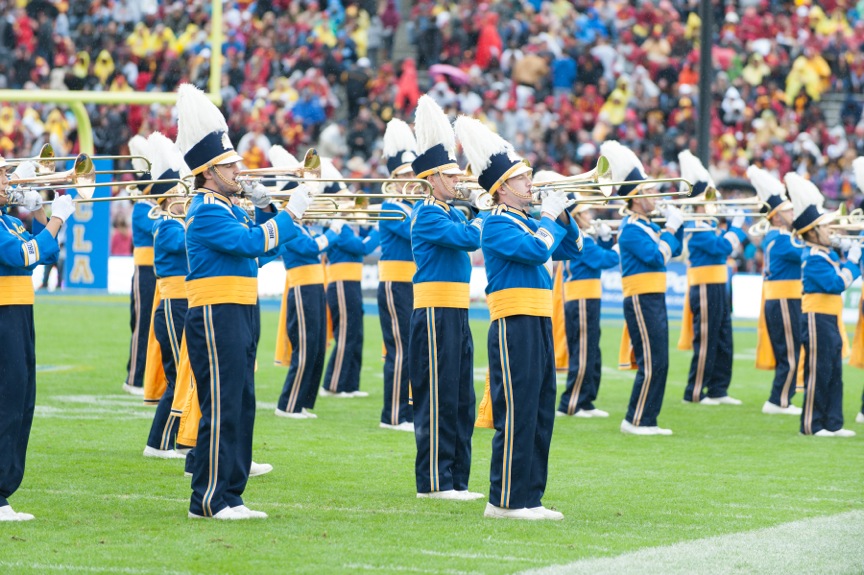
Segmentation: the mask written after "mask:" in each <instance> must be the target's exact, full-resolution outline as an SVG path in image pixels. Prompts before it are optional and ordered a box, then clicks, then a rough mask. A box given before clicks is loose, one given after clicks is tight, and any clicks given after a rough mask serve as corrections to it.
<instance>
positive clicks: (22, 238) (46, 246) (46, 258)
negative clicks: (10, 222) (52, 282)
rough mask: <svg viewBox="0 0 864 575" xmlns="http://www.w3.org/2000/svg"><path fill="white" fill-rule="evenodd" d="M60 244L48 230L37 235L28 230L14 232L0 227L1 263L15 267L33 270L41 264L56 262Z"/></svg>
mask: <svg viewBox="0 0 864 575" xmlns="http://www.w3.org/2000/svg"><path fill="white" fill-rule="evenodd" d="M59 252H60V246H59V245H58V244H57V240H56V239H55V238H54V236H52V235H51V232H49V231H48V230H44V229H43V230H42V231H41V232H39V233H38V234H36V235H35V236H34V235H32V234H29V233H27V232H23V233H21V235H16V234H13V233H12V232H11V231H10V230H9V229H8V228H6V229H3V228H0V263H2V264H3V265H6V266H9V267H13V268H23V269H28V270H32V269H33V268H35V267H36V266H37V265H39V264H47V263H54V262H55V261H56V260H57V254H58V253H59Z"/></svg>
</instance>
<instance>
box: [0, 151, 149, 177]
mask: <svg viewBox="0 0 864 575" xmlns="http://www.w3.org/2000/svg"><path fill="white" fill-rule="evenodd" d="M80 156H81V154H79V155H78V156H59V157H58V156H55V155H54V146H52V145H51V144H43V145H42V148H41V149H40V150H39V155H38V156H35V157H33V158H13V159H10V160H8V161H9V163H10V164H21V163H24V162H36V173H37V174H39V175H43V176H44V175H48V174H53V173H54V172H55V170H56V168H57V162H61V161H63V162H65V161H75V160H77V159H78V158H79V157H80ZM90 157H91V158H92V159H94V160H133V159H135V160H142V161H143V162H145V163H146V164H147V172H149V171H150V170H151V169H152V167H153V166H152V164H151V163H150V160H148V159H147V158H145V157H144V156H136V155H125V156H123V155H119V156H101V155H98V156H90ZM95 173H97V174H115V175H116V174H142V173H145V172H143V171H142V170H136V169H134V168H133V169H131V170H96V171H95Z"/></svg>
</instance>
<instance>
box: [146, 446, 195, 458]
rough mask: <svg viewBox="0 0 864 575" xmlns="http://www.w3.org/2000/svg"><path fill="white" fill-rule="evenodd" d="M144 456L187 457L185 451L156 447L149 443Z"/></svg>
mask: <svg viewBox="0 0 864 575" xmlns="http://www.w3.org/2000/svg"><path fill="white" fill-rule="evenodd" d="M144 457H155V458H157V459H186V454H185V453H178V452H176V451H174V450H173V449H156V448H155V447H150V446H149V445H148V446H146V447H145V448H144Z"/></svg>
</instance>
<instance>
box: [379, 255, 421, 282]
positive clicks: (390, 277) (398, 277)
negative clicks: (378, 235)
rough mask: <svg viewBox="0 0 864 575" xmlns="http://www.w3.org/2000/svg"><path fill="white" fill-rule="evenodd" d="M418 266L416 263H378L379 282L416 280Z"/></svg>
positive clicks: (386, 261)
mask: <svg viewBox="0 0 864 575" xmlns="http://www.w3.org/2000/svg"><path fill="white" fill-rule="evenodd" d="M416 271H417V264H415V263H414V262H406V261H398V260H385V261H379V262H378V280H379V281H382V282H406V283H411V282H412V281H413V280H414V272H416Z"/></svg>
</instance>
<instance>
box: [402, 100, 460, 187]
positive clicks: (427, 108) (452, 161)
mask: <svg viewBox="0 0 864 575" xmlns="http://www.w3.org/2000/svg"><path fill="white" fill-rule="evenodd" d="M414 132H415V134H416V136H417V157H416V158H414V160H413V161H412V162H411V169H412V170H413V171H414V173H415V174H416V177H418V178H425V177H427V176H431V175H432V174H436V173H439V172H440V173H444V174H462V170H460V169H459V164H457V163H456V157H455V156H456V136H455V135H454V134H453V127H452V126H451V125H450V120H449V119H448V118H447V115H446V114H445V113H444V110H442V109H441V106H439V105H438V104H437V103H436V102H435V100H433V99H432V98H431V97H430V96H428V95H426V94H424V95H422V96H420V99H419V100H417V110H416V112H415V113H414Z"/></svg>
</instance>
